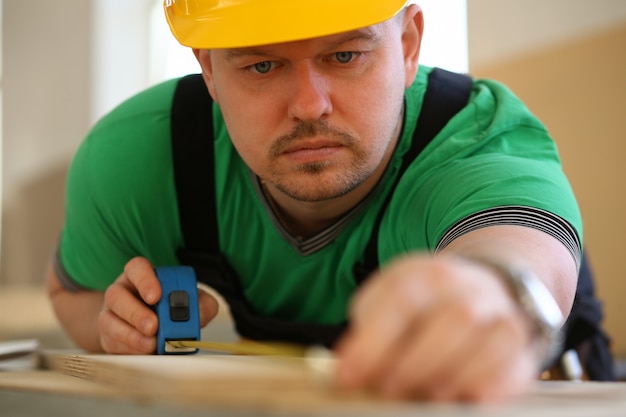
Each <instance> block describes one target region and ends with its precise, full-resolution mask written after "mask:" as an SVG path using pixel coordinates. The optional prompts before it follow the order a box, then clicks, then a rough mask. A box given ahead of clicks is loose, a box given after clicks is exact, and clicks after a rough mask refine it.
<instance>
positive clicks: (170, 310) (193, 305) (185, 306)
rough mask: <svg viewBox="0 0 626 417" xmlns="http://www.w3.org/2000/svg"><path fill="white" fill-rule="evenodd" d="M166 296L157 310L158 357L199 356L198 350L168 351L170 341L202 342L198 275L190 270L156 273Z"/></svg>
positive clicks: (170, 269) (161, 269) (179, 268)
mask: <svg viewBox="0 0 626 417" xmlns="http://www.w3.org/2000/svg"><path fill="white" fill-rule="evenodd" d="M154 270H155V272H156V276H157V278H158V279H159V282H160V283H161V289H162V291H163V294H162V295H161V299H160V300H159V302H158V303H156V305H155V306H154V309H155V311H156V313H157V316H158V318H159V329H158V331H157V350H156V353H157V354H158V355H167V354H188V353H196V352H197V351H198V349H180V348H168V344H167V343H166V342H167V341H168V340H200V310H199V308H198V287H197V284H196V273H195V272H194V270H193V268H191V267H189V266H165V267H157V268H155V269H154Z"/></svg>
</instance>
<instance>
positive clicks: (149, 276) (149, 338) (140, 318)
mask: <svg viewBox="0 0 626 417" xmlns="http://www.w3.org/2000/svg"><path fill="white" fill-rule="evenodd" d="M160 297H161V285H160V284H159V281H158V279H157V278H156V275H155V273H154V269H153V267H152V265H151V264H150V262H149V261H148V260H146V259H145V258H133V259H132V260H130V261H129V262H128V263H127V264H126V266H125V268H124V272H123V273H122V274H121V275H120V276H119V278H118V279H117V280H116V281H115V282H114V283H113V284H112V285H111V286H109V288H107V290H106V292H105V294H104V308H103V310H102V312H101V314H100V317H99V321H98V325H99V328H100V343H101V345H102V348H103V349H104V350H105V351H106V352H109V353H124V354H131V353H152V352H154V350H155V347H156V339H155V335H156V332H157V330H158V318H157V316H156V314H155V313H154V311H153V310H152V309H151V308H150V307H149V306H148V305H152V304H155V303H156V302H157V301H158V300H159V298H160Z"/></svg>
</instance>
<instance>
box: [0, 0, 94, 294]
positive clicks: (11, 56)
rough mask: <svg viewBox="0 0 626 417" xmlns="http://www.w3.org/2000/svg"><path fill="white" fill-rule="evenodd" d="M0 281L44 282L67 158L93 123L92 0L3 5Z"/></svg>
mask: <svg viewBox="0 0 626 417" xmlns="http://www.w3.org/2000/svg"><path fill="white" fill-rule="evenodd" d="M2 7H3V10H2V18H3V22H2V53H3V59H2V64H3V79H2V89H3V91H2V93H3V97H2V100H3V106H2V108H3V115H2V120H3V123H2V191H3V194H2V256H1V264H0V265H1V270H0V282H2V283H18V282H19V283H40V282H42V277H43V271H44V265H45V263H46V261H47V259H48V256H49V253H50V249H51V247H52V245H53V242H54V240H55V239H56V236H57V233H58V228H59V224H60V223H61V221H62V210H63V182H64V177H65V172H66V169H67V165H68V162H69V160H70V158H71V155H72V153H73V152H74V150H75V148H76V146H77V144H78V143H79V142H80V140H81V138H82V136H83V135H84V134H85V132H86V131H87V129H88V127H89V105H88V104H89V102H90V88H89V83H90V71H91V68H90V52H89V51H90V43H91V35H90V32H91V31H90V25H89V19H88V18H87V17H88V16H90V15H91V3H90V2H89V1H81V0H68V1H64V2H54V1H43V0H37V1H26V2H25V1H20V0H4V1H3V3H2Z"/></svg>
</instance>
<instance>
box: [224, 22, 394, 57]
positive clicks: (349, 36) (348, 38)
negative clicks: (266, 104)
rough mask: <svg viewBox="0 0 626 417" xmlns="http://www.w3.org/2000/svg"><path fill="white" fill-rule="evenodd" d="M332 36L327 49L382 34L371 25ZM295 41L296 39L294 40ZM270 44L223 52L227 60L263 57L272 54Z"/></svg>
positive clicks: (377, 38)
mask: <svg viewBox="0 0 626 417" xmlns="http://www.w3.org/2000/svg"><path fill="white" fill-rule="evenodd" d="M331 36H333V37H337V39H333V40H331V41H329V42H328V43H327V44H326V45H325V48H327V49H332V48H337V47H339V46H341V45H343V44H346V43H349V42H355V41H357V42H361V41H363V42H372V43H378V42H379V41H380V39H381V38H382V36H381V35H380V31H377V30H374V29H372V28H371V27H368V28H364V29H358V30H353V31H350V32H346V33H342V34H339V35H331ZM296 42H297V41H296ZM270 47H271V45H267V46H258V47H254V46H252V47H248V48H232V49H226V50H225V53H226V59H227V60H229V61H232V60H234V59H237V58H241V57H247V56H259V57H263V56H267V57H270V56H274V54H272V53H271V52H270V51H267V50H266V49H267V48H270Z"/></svg>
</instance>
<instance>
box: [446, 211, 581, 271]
mask: <svg viewBox="0 0 626 417" xmlns="http://www.w3.org/2000/svg"><path fill="white" fill-rule="evenodd" d="M499 225H508V226H526V227H532V228H533V229H537V230H541V231H542V232H545V233H547V234H549V235H550V236H552V237H554V238H556V239H558V240H559V241H560V242H561V243H562V244H563V245H565V247H566V248H567V249H568V250H569V252H570V253H571V255H572V257H573V258H574V261H575V262H576V266H577V267H580V262H581V256H582V255H581V242H580V239H579V238H578V234H577V233H576V230H575V229H574V227H572V225H571V224H569V223H568V222H567V221H565V220H564V219H562V218H561V217H559V216H557V215H556V214H553V213H550V212H549V211H545V210H541V209H538V208H533V207H526V206H503V207H494V208H491V209H487V210H483V211H479V212H477V213H474V214H472V215H470V216H467V217H465V218H464V219H461V220H460V221H458V222H457V223H456V224H454V225H453V226H452V227H451V228H450V229H448V231H447V232H446V233H445V234H444V235H443V237H442V238H441V240H440V241H439V243H438V244H437V247H436V248H435V253H438V252H439V251H441V250H443V249H444V248H445V247H446V246H448V245H449V244H450V243H451V242H452V241H453V240H455V239H456V238H458V237H460V236H462V235H464V234H466V233H469V232H471V231H473V230H478V229H482V228H484V227H489V226H499Z"/></svg>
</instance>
